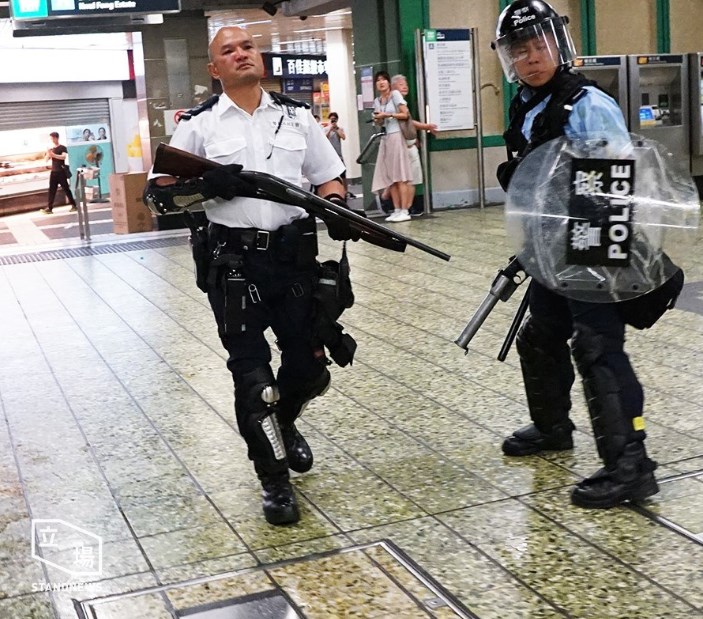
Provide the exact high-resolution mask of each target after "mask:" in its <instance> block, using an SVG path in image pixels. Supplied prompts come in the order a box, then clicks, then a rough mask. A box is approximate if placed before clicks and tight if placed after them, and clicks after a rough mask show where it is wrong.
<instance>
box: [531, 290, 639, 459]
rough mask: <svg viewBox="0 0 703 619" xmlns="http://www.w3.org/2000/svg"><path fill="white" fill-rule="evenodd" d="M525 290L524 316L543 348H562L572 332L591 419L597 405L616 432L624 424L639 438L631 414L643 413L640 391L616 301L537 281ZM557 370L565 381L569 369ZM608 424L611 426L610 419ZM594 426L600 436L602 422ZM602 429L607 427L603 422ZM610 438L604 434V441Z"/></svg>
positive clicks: (573, 345)
mask: <svg viewBox="0 0 703 619" xmlns="http://www.w3.org/2000/svg"><path fill="white" fill-rule="evenodd" d="M529 294H530V302H529V308H530V317H529V319H528V320H530V321H534V322H535V323H536V324H537V325H538V326H539V328H538V329H536V330H535V331H534V333H537V334H541V335H539V337H543V338H544V341H543V342H541V343H540V344H541V345H542V347H543V348H544V349H545V350H562V349H563V347H566V345H567V342H568V340H569V339H570V338H571V337H572V336H573V340H572V349H573V354H574V357H575V358H576V360H577V366H578V369H579V372H580V373H581V376H582V378H583V381H584V387H585V388H586V396H587V399H588V400H589V412H591V417H592V420H593V415H594V411H595V410H596V409H597V410H599V411H602V415H604V416H608V417H609V418H610V419H609V421H612V422H613V423H614V424H615V425H617V428H618V429H617V431H618V433H621V432H620V429H621V428H622V432H626V430H625V428H627V436H626V437H625V439H628V437H629V438H643V434H644V433H639V434H638V433H634V432H632V431H631V428H632V422H631V420H632V419H634V418H636V417H640V416H641V415H642V410H643V407H644V394H643V391H642V386H641V385H640V383H639V381H638V380H637V376H636V375H635V372H634V370H633V369H632V365H631V364H630V360H629V358H628V356H627V354H625V350H624V345H625V323H624V322H623V320H622V317H621V315H620V311H619V309H618V307H617V304H615V303H586V302H583V301H575V300H572V299H567V298H566V297H563V296H560V295H557V294H555V293H554V292H552V291H550V290H548V289H547V288H545V287H544V286H542V285H540V284H539V283H537V282H536V281H532V283H531V284H530V293H529ZM559 358H560V363H564V362H566V359H568V357H566V358H565V357H564V355H563V354H562V355H560V357H559ZM521 361H522V359H521ZM568 362H569V363H570V359H569V360H568ZM524 371H525V368H524V367H523V372H524ZM561 375H562V376H567V378H565V379H563V380H564V381H567V380H568V372H566V373H562V374H561ZM550 379H551V380H553V381H559V380H560V378H559V374H557V375H552V376H551V377H550ZM526 386H527V381H526ZM570 386H571V385H570V383H568V384H567V383H565V384H564V385H562V389H565V390H566V391H567V392H568V390H569V388H570ZM594 399H595V400H597V401H593V400H594ZM528 400H529V393H528ZM567 413H568V411H567ZM599 414H600V413H599ZM613 417H619V418H620V419H613ZM606 425H607V426H608V428H610V427H613V426H612V424H610V423H609V424H606ZM594 430H596V434H597V436H596V438H597V439H598V432H599V431H600V428H595V427H594ZM604 431H605V432H609V430H608V429H607V428H606V429H605V430H604ZM635 435H636V436H635ZM608 438H609V437H607V436H606V437H604V439H605V441H606V442H607V441H608ZM599 449H600V445H599Z"/></svg>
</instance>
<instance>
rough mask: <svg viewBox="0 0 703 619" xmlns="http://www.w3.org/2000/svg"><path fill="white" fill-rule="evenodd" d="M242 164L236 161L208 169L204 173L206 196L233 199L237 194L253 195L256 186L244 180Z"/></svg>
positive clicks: (204, 191) (204, 193)
mask: <svg viewBox="0 0 703 619" xmlns="http://www.w3.org/2000/svg"><path fill="white" fill-rule="evenodd" d="M241 171H242V166H240V165H238V164H236V163H230V164H229V165H223V166H219V167H217V168H215V169H214V170H208V171H207V172H205V174H203V195H204V196H205V197H206V198H208V199H209V198H214V197H218V198H224V199H225V200H231V199H232V198H234V197H236V196H243V197H252V195H253V193H254V188H253V187H252V186H251V185H250V184H249V183H247V182H246V181H245V180H243V179H242V178H241V177H240V176H239V173H240V172H241Z"/></svg>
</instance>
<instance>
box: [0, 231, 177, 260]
mask: <svg viewBox="0 0 703 619" xmlns="http://www.w3.org/2000/svg"><path fill="white" fill-rule="evenodd" d="M187 243H188V237H187V236H177V237H169V238H166V239H149V240H146V241H128V242H126V243H110V244H106V245H95V246H92V245H90V246H86V247H67V248H64V249H50V250H47V251H38V252H31V253H27V254H15V255H11V256H0V265H3V266H7V265H12V264H24V263H26V262H44V261H46V260H63V259H64V258H81V257H83V256H98V255H100V254H118V253H122V252H126V251H139V250H144V249H158V248H160V247H173V246H176V245H185V244H187Z"/></svg>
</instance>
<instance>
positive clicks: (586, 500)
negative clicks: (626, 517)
mask: <svg viewBox="0 0 703 619" xmlns="http://www.w3.org/2000/svg"><path fill="white" fill-rule="evenodd" d="M656 468H657V463H656V462H654V460H651V459H650V458H648V457H647V452H646V451H645V448H644V443H642V442H639V441H638V442H634V443H628V444H627V445H625V449H624V451H623V453H622V455H621V456H620V457H619V458H618V460H617V462H616V464H615V467H614V468H613V469H612V470H610V469H608V468H603V469H601V470H600V471H598V472H597V473H595V474H594V475H591V477H588V478H587V479H584V480H583V481H582V482H580V483H579V484H577V485H576V487H575V488H574V489H573V491H572V492H571V502H572V503H573V504H574V505H578V506H579V507H592V508H600V509H608V508H610V507H615V506H616V505H620V504H621V503H623V502H625V501H642V500H644V499H646V498H647V497H650V496H652V495H654V494H656V493H657V492H659V486H658V485H657V480H656V479H655V478H654V470H655V469H656Z"/></svg>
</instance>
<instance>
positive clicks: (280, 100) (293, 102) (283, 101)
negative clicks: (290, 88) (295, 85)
mask: <svg viewBox="0 0 703 619" xmlns="http://www.w3.org/2000/svg"><path fill="white" fill-rule="evenodd" d="M269 96H270V97H271V98H272V99H273V102H274V103H275V104H276V105H288V106H291V107H303V108H305V109H310V105H309V104H307V103H305V102H303V101H298V100H297V99H293V98H291V97H288V96H287V95H282V94H281V93H280V92H274V91H273V90H272V91H270V92H269Z"/></svg>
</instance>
